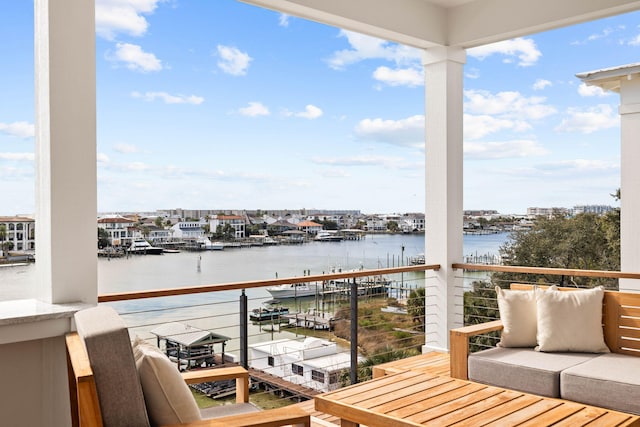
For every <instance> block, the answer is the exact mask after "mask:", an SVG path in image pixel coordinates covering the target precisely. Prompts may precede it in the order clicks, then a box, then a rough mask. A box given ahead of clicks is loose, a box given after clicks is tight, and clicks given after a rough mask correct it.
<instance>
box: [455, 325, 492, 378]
mask: <svg viewBox="0 0 640 427" xmlns="http://www.w3.org/2000/svg"><path fill="white" fill-rule="evenodd" d="M501 329H502V321H500V320H494V321H492V322H486V323H480V324H478V325H470V326H465V327H462V328H457V329H452V330H451V331H450V332H449V346H450V351H449V352H450V362H449V363H450V370H451V372H450V375H451V376H452V377H453V378H459V379H462V380H467V379H469V372H468V371H467V358H468V357H469V337H472V336H475V335H481V334H485V333H487V332H492V331H499V330H501Z"/></svg>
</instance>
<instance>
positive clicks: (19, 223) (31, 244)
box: [0, 216, 36, 255]
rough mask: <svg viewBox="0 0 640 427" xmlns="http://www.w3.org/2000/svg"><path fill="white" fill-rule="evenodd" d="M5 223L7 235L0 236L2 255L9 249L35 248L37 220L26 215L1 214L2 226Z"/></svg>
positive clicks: (30, 249) (25, 249) (19, 250)
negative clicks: (5, 249) (4, 249)
mask: <svg viewBox="0 0 640 427" xmlns="http://www.w3.org/2000/svg"><path fill="white" fill-rule="evenodd" d="M2 225H4V228H5V235H4V236H3V237H0V255H2V254H3V252H4V251H3V248H7V251H9V250H11V251H18V252H22V251H34V250H35V244H36V241H35V231H36V228H35V220H34V219H33V218H27V217H24V216H0V226H2Z"/></svg>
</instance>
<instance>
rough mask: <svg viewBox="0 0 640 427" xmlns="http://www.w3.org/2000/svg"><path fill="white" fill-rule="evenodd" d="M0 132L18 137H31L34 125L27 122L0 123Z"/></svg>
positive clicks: (33, 132)
mask: <svg viewBox="0 0 640 427" xmlns="http://www.w3.org/2000/svg"><path fill="white" fill-rule="evenodd" d="M0 132H2V133H6V134H7V135H11V136H17V137H18V138H24V139H26V138H33V136H34V135H35V126H34V125H33V123H29V122H13V123H0Z"/></svg>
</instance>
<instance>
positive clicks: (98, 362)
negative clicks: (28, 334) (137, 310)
mask: <svg viewBox="0 0 640 427" xmlns="http://www.w3.org/2000/svg"><path fill="white" fill-rule="evenodd" d="M75 321H76V327H77V329H78V334H79V335H80V336H81V337H82V338H83V340H84V344H85V347H86V349H87V354H88V356H89V361H90V363H91V369H92V370H93V375H94V377H95V381H96V389H97V391H98V400H99V402H100V411H101V412H102V421H103V423H104V426H105V427H148V426H149V420H148V417H147V411H146V408H145V403H144V397H143V394H142V387H141V386H140V380H139V379H138V371H137V370H136V364H135V361H134V359H133V351H132V349H131V341H130V338H129V332H128V331H127V327H126V325H125V324H124V322H123V321H122V319H121V318H120V316H118V314H117V313H116V312H115V310H113V309H112V308H111V307H108V306H98V307H93V308H89V309H86V310H82V311H79V312H77V313H76V314H75Z"/></svg>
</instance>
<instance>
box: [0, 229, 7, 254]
mask: <svg viewBox="0 0 640 427" xmlns="http://www.w3.org/2000/svg"><path fill="white" fill-rule="evenodd" d="M6 238H7V226H6V225H5V224H0V248H4V240H5V239H6Z"/></svg>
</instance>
